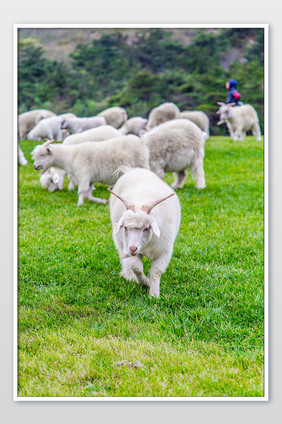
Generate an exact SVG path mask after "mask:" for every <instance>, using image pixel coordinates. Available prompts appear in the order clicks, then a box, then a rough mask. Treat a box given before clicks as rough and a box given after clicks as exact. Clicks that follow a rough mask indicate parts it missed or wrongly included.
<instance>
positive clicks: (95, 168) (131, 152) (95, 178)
mask: <svg viewBox="0 0 282 424" xmlns="http://www.w3.org/2000/svg"><path fill="white" fill-rule="evenodd" d="M52 141H53V140H48V141H46V142H45V143H44V144H42V145H41V146H36V147H35V149H34V151H33V159H34V165H33V167H34V169H35V170H44V171H45V170H47V169H48V168H50V167H52V166H53V167H56V168H60V169H63V170H64V171H65V172H66V173H67V174H68V175H71V178H72V181H73V183H74V184H77V185H78V195H79V199H78V206H79V205H82V204H83V200H84V197H87V198H88V199H89V200H92V201H94V202H97V203H107V200H106V199H99V198H96V197H93V196H92V190H93V188H92V184H93V183H95V182H98V183H101V184H107V185H112V184H114V183H115V182H116V180H117V178H118V175H117V174H116V171H117V169H118V168H119V167H120V166H122V165H126V164H128V165H130V166H133V167H147V168H149V151H148V149H147V147H146V145H145V144H144V143H142V142H140V139H139V137H136V136H134V135H127V136H124V137H118V139H115V138H114V139H110V140H106V141H104V142H103V143H99V142H89V143H82V144H74V145H64V144H53V145H51V143H52ZM72 181H71V182H72Z"/></svg>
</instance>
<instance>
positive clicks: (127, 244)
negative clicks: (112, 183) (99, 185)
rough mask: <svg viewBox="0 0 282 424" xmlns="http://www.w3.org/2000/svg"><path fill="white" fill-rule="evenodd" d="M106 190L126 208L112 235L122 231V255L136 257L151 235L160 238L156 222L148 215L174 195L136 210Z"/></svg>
mask: <svg viewBox="0 0 282 424" xmlns="http://www.w3.org/2000/svg"><path fill="white" fill-rule="evenodd" d="M108 190H109V191H110V192H111V193H112V194H113V195H114V196H116V197H117V198H118V199H119V200H121V201H122V202H123V204H124V205H125V208H126V210H125V211H124V213H123V214H122V216H121V218H120V220H119V222H118V223H116V224H115V226H114V231H113V235H116V234H117V233H119V232H120V231H121V229H123V245H124V254H125V255H131V256H136V255H138V254H139V253H140V251H141V249H142V248H143V247H145V246H146V245H147V244H148V243H149V242H150V240H151V239H152V237H153V234H155V235H156V236H157V237H160V230H159V227H158V224H157V221H156V219H155V217H154V216H152V215H150V213H151V211H152V209H153V208H154V207H155V206H156V205H158V204H159V203H161V202H163V201H164V200H166V199H168V198H169V197H171V196H173V195H174V194H175V193H172V194H170V195H169V196H166V197H162V198H160V199H157V200H155V201H153V202H151V203H148V204H145V205H142V206H141V208H137V207H136V206H135V205H134V204H133V203H132V202H129V201H128V200H127V199H125V198H124V197H122V196H119V195H117V194H116V193H114V192H113V191H111V190H110V189H108Z"/></svg>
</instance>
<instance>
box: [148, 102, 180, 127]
mask: <svg viewBox="0 0 282 424" xmlns="http://www.w3.org/2000/svg"><path fill="white" fill-rule="evenodd" d="M179 115H180V110H179V108H178V107H177V106H176V105H175V104H174V103H171V102H167V103H162V104H160V105H159V106H157V107H155V108H154V109H152V110H151V112H150V113H149V116H148V122H147V124H146V130H151V129H152V128H155V127H156V126H158V125H160V124H162V123H163V122H166V121H170V120H172V119H177V118H179Z"/></svg>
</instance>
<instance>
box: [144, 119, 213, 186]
mask: <svg viewBox="0 0 282 424" xmlns="http://www.w3.org/2000/svg"><path fill="white" fill-rule="evenodd" d="M141 140H144V141H145V142H146V145H147V146H148V148H149V151H150V168H151V170H152V171H154V172H155V173H156V174H157V175H158V176H159V177H160V178H162V179H163V178H164V174H165V172H174V176H175V181H174V183H173V184H172V185H171V186H172V187H173V188H174V189H177V188H181V187H183V184H184V180H185V178H186V176H187V168H189V169H190V170H191V173H192V177H193V178H194V179H195V180H196V187H197V188H198V189H203V188H205V186H206V184H205V173H204V167H203V161H204V155H205V153H204V144H205V138H204V135H203V132H202V131H201V130H200V128H199V127H198V126H197V125H196V124H194V122H192V121H189V120H188V119H175V120H173V121H169V122H165V123H164V124H161V125H159V126H158V127H156V128H154V129H153V130H151V131H149V132H147V133H145V134H144V135H143V136H142V137H141Z"/></svg>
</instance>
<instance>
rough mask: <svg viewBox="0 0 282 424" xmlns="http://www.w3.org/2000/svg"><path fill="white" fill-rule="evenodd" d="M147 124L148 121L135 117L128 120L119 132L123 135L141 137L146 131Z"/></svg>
mask: <svg viewBox="0 0 282 424" xmlns="http://www.w3.org/2000/svg"><path fill="white" fill-rule="evenodd" d="M146 123H147V119H145V118H141V116H135V117H133V118H130V119H128V120H127V121H126V122H125V124H123V126H122V127H121V128H120V129H119V131H120V133H121V134H122V135H126V134H135V135H138V136H140V135H141V134H142V133H143V132H144V130H145V126H146Z"/></svg>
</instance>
